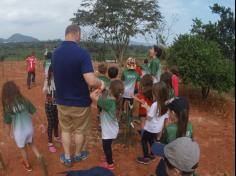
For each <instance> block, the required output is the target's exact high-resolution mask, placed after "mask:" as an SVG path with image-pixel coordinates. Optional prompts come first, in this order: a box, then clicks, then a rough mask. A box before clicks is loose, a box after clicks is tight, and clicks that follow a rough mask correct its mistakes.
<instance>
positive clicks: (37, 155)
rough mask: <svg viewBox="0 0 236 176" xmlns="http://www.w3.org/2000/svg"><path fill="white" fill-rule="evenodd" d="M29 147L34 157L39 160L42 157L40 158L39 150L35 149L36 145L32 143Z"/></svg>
mask: <svg viewBox="0 0 236 176" xmlns="http://www.w3.org/2000/svg"><path fill="white" fill-rule="evenodd" d="M30 146H31V148H32V150H33V152H34V154H35V156H36V157H37V158H41V157H42V156H41V154H40V153H39V150H38V148H37V147H36V145H35V144H34V143H33V142H32V143H31V144H30Z"/></svg>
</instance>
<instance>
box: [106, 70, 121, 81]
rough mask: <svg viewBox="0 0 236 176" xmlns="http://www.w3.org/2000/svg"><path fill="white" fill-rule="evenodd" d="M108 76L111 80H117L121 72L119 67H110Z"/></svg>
mask: <svg viewBox="0 0 236 176" xmlns="http://www.w3.org/2000/svg"><path fill="white" fill-rule="evenodd" d="M107 73H108V77H109V79H110V80H111V81H113V80H116V79H117V77H118V74H119V69H118V68H117V67H115V66H112V67H109V68H108V72H107Z"/></svg>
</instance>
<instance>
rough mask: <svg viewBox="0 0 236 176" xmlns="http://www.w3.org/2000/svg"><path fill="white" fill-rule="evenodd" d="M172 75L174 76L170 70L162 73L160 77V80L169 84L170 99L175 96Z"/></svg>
mask: <svg viewBox="0 0 236 176" xmlns="http://www.w3.org/2000/svg"><path fill="white" fill-rule="evenodd" d="M171 77H172V74H171V73H170V72H164V73H162V74H161V78H160V80H161V81H163V82H164V83H165V84H166V86H167V89H168V96H169V98H168V99H171V98H173V97H175V92H174V89H173V87H172V79H171Z"/></svg>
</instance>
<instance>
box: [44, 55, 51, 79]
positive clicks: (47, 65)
mask: <svg viewBox="0 0 236 176" xmlns="http://www.w3.org/2000/svg"><path fill="white" fill-rule="evenodd" d="M51 60H52V53H51V52H47V55H46V57H45V60H44V63H43V68H44V75H45V78H47V77H48V68H49V66H50V65H51Z"/></svg>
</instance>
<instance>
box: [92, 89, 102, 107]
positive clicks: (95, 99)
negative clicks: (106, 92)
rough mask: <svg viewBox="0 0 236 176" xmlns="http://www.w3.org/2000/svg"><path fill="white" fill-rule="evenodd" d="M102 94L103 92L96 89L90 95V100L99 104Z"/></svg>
mask: <svg viewBox="0 0 236 176" xmlns="http://www.w3.org/2000/svg"><path fill="white" fill-rule="evenodd" d="M100 93H101V90H99V89H96V90H94V91H93V92H91V93H90V98H91V99H92V101H93V102H95V103H96V104H97V102H98V98H99V95H100Z"/></svg>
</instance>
